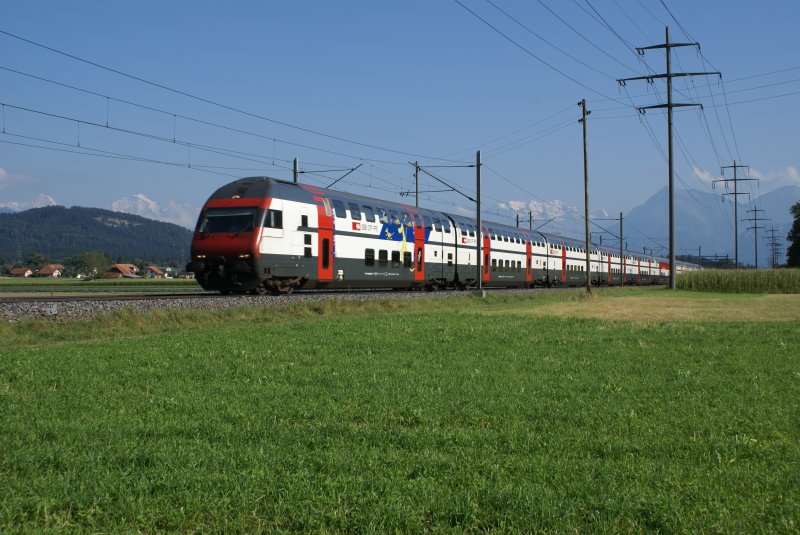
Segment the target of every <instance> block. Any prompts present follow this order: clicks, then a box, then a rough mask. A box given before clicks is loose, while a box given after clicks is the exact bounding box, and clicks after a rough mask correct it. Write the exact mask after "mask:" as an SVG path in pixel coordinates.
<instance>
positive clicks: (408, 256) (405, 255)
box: [403, 251, 414, 268]
mask: <svg viewBox="0 0 800 535" xmlns="http://www.w3.org/2000/svg"><path fill="white" fill-rule="evenodd" d="M403 265H404V266H405V267H407V268H410V267H413V266H414V264H413V263H412V261H411V252H410V251H406V252H405V253H403Z"/></svg>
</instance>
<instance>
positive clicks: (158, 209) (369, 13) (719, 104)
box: [0, 0, 800, 231]
mask: <svg viewBox="0 0 800 535" xmlns="http://www.w3.org/2000/svg"><path fill="white" fill-rule="evenodd" d="M492 1H493V2H494V5H492V3H489V2H487V1H486V0H461V2H462V3H463V5H464V6H465V7H466V8H469V9H470V10H472V11H474V12H475V13H476V14H478V15H480V16H481V17H483V18H484V19H485V20H486V21H487V22H488V23H490V24H492V25H493V26H494V27H495V28H497V30H499V31H501V32H503V33H504V34H506V35H507V36H508V37H509V38H510V39H512V40H513V41H515V42H516V43H517V44H518V45H519V46H517V45H515V44H514V43H511V42H510V41H509V40H507V39H506V38H504V37H503V36H501V35H500V34H499V33H497V32H496V31H495V30H493V29H492V28H490V27H489V26H488V25H487V24H486V23H484V22H482V21H481V20H479V19H478V18H476V17H475V16H474V15H473V14H471V13H470V12H468V11H467V10H466V9H465V7H462V6H461V5H459V4H458V3H457V2H455V1H454V0H427V1H403V2H388V1H348V2H329V1H294V2H237V3H230V4H228V3H226V4H223V3H219V2H198V1H193V2H188V1H186V2H169V3H165V2H151V1H142V2H135V3H133V2H128V3H122V2H93V1H84V2H79V3H66V2H55V1H52V2H36V1H26V2H8V3H6V4H5V5H4V8H5V9H4V12H3V18H2V22H0V30H2V31H4V32H9V33H11V34H14V35H17V36H19V37H22V38H25V39H28V40H31V41H34V42H36V43H39V44H42V45H46V46H48V47H52V48H54V49H57V50H60V51H63V52H66V53H69V54H72V55H74V56H78V57H80V58H83V59H86V60H89V61H91V62H95V63H97V64H100V65H103V66H106V67H110V68H113V69H115V70H118V71H121V72H124V73H126V74H129V75H133V76H136V77H139V78H142V79H145V80H147V81H150V82H154V83H157V84H160V85H163V86H166V87H169V88H172V89H175V90H179V91H182V92H185V93H189V94H191V95H195V96H198V97H202V98H205V99H208V100H212V101H214V102H217V103H221V104H224V105H227V106H229V107H234V108H237V109H240V110H243V111H246V112H248V113H250V114H253V115H258V116H261V117H262V118H256V117H254V116H252V115H245V114H242V113H237V112H234V111H231V110H226V109H223V108H221V107H219V106H215V105H211V104H209V103H204V102H201V101H199V100H196V99H192V98H188V97H186V96H183V95H179V94H177V93H175V92H170V91H167V90H164V89H161V88H158V87H155V86H153V85H149V84H145V83H142V82H140V81H136V80H134V79H132V78H130V77H125V76H122V75H120V74H117V73H113V72H110V71H108V70H104V69H100V68H98V67H95V66H91V65H88V64H86V63H82V62H79V61H76V60H74V59H71V58H68V57H66V56H64V55H59V54H56V53H54V52H52V51H48V50H45V49H43V48H41V47H37V46H35V45H32V44H30V43H26V42H24V41H22V40H20V39H17V38H13V37H11V36H8V35H5V34H0V58H2V59H0V102H2V103H3V104H5V106H4V108H3V111H4V116H3V129H4V132H5V133H3V134H0V141H2V142H3V143H0V206H7V207H12V208H18V209H20V208H25V207H29V206H32V205H35V204H37V203H39V204H41V203H44V202H48V198H45V197H43V196H48V197H49V198H52V199H53V200H55V201H56V202H58V203H60V204H64V205H67V206H71V205H80V206H97V207H101V208H112V207H114V208H116V209H120V210H128V211H133V212H138V213H142V214H144V215H148V216H151V217H160V218H162V219H166V220H171V221H175V222H180V223H183V224H186V225H191V224H192V223H191V221H192V219H193V218H194V217H195V215H196V210H197V208H198V207H200V206H201V205H202V203H203V202H204V201H205V199H206V198H207V197H208V195H209V194H210V193H211V192H212V191H213V190H214V189H216V188H217V187H218V186H220V185H222V184H224V183H226V182H228V181H230V180H233V179H234V178H235V177H240V176H252V175H269V176H275V177H278V178H289V177H290V176H291V172H290V170H289V169H288V168H290V167H291V163H290V162H291V160H292V159H293V158H295V157H297V158H299V160H300V167H301V169H302V170H304V171H307V172H308V173H306V174H304V175H303V176H302V180H304V181H308V182H310V183H313V184H316V185H321V186H325V185H327V184H329V183H330V182H332V181H333V180H334V179H335V178H337V177H339V176H341V175H343V174H344V171H331V170H338V169H349V168H352V167H354V166H356V165H359V164H361V167H360V168H359V169H358V170H357V171H355V172H353V173H352V174H350V175H349V176H348V177H347V178H345V179H344V180H343V181H342V182H340V183H339V184H338V185H337V188H338V187H341V188H342V189H346V190H348V191H352V192H355V193H360V194H365V195H370V196H375V197H380V198H387V199H393V200H396V199H399V198H400V197H399V193H400V192H401V191H408V190H409V189H413V167H412V166H411V165H409V164H408V163H407V162H409V161H413V160H419V161H420V162H421V163H422V164H423V165H428V166H434V165H450V164H453V165H455V164H458V163H459V162H463V163H471V162H472V161H473V160H474V157H475V150H476V149H478V148H480V149H481V150H482V153H483V161H484V163H485V164H486V165H485V167H484V170H483V192H484V207H485V212H486V214H485V215H484V217H485V218H488V219H492V220H501V221H505V222H513V220H514V213H515V210H516V211H519V212H520V213H522V214H524V216H523V218H524V217H527V211H528V210H529V209H531V210H533V211H534V212H535V214H534V215H535V216H538V217H542V218H544V217H549V216H550V215H551V214H561V217H560V218H559V219H557V220H555V221H554V222H553V223H551V224H550V225H549V226H548V228H549V229H551V230H553V231H559V230H562V229H566V228H568V227H569V226H570V222H572V223H575V221H576V220H577V219H576V218H577V217H578V216H577V214H576V213H575V212H574V211H573V210H572V209H571V208H570V207H577V208H578V209H580V210H582V199H583V190H582V184H583V175H582V173H583V166H582V152H581V128H580V125H579V124H578V123H577V119H578V117H579V108H578V106H577V105H576V103H577V102H578V101H579V100H580V99H582V98H586V99H587V102H588V107H589V109H591V110H592V111H593V114H592V115H591V116H590V119H589V125H588V126H589V166H590V183H591V185H590V194H591V208H592V212H593V213H595V214H602V213H603V211H605V212H607V213H610V214H616V213H618V212H619V211H627V210H629V209H631V208H633V207H635V206H637V205H639V204H641V203H642V202H643V201H645V200H646V199H647V198H649V197H650V196H651V195H653V194H654V193H655V192H657V191H658V190H659V189H661V188H663V187H664V186H665V185H666V180H667V178H666V174H667V167H666V163H665V161H664V159H663V158H662V155H661V153H660V152H659V150H658V149H657V148H656V143H658V144H660V146H661V147H662V148H663V150H666V123H665V119H664V116H663V114H662V113H661V112H659V111H651V112H649V113H648V114H647V115H646V116H645V117H641V116H640V115H639V114H638V113H637V112H636V111H635V110H634V109H633V107H632V106H633V105H638V106H643V105H650V104H657V103H658V102H659V98H661V95H660V94H656V92H662V91H663V90H664V84H663V82H661V81H655V83H654V84H648V83H646V82H630V83H628V85H627V86H626V90H627V91H626V90H623V89H622V88H620V87H619V86H618V84H617V82H616V78H623V77H632V76H637V75H640V74H647V73H648V72H656V73H657V72H663V70H664V54H663V52H662V51H651V52H648V53H647V54H646V55H645V56H644V58H641V59H640V58H639V57H638V56H637V55H636V54H635V53H634V52H633V51H632V50H631V49H630V48H629V46H628V45H632V46H634V47H635V46H647V45H652V44H658V43H661V42H663V40H664V26H665V24H669V25H670V29H671V35H672V39H673V40H674V41H681V42H686V41H688V40H689V38H687V36H686V35H684V33H683V31H682V29H681V28H679V27H678V25H677V24H676V23H675V21H674V20H672V19H671V16H670V14H669V13H668V12H667V10H666V9H665V7H664V5H663V4H662V3H661V2H660V0H603V1H601V0H588V1H587V0H572V1H568V0H561V1H558V2H557V1H555V0H541V2H540V1H539V0H532V1H525V2H522V1H509V0H492ZM664 2H665V4H666V6H667V7H668V8H669V10H670V11H671V12H672V14H673V15H674V16H675V18H677V20H678V21H679V22H680V23H681V25H682V26H683V28H684V29H685V30H686V32H688V34H689V35H690V36H691V37H692V38H694V39H696V40H698V41H700V42H701V44H702V52H703V56H704V57H703V58H700V57H699V56H698V54H697V53H696V51H695V50H694V49H692V48H682V49H677V50H675V52H674V59H673V69H674V70H676V71H681V70H684V71H706V70H711V71H713V70H717V69H718V70H720V71H722V73H723V80H724V82H725V83H724V86H723V85H721V84H720V83H719V82H718V81H717V79H716V78H714V77H711V78H706V77H697V78H695V79H694V80H692V81H689V80H677V81H676V82H675V88H676V93H675V100H676V101H678V102H701V103H703V104H704V106H705V110H704V112H702V113H701V112H699V111H698V110H696V109H687V110H681V111H678V112H676V114H675V117H676V122H675V124H676V131H677V133H678V136H679V141H678V143H677V145H676V148H675V157H676V162H677V172H678V175H679V177H680V178H679V180H678V181H677V182H676V185H677V187H678V188H684V187H687V188H692V189H698V190H701V191H712V190H711V187H710V185H709V181H710V180H712V179H714V178H718V177H719V166H720V164H722V165H730V164H731V163H732V160H733V159H736V160H737V161H739V162H743V163H746V164H749V165H750V166H751V168H750V176H753V177H759V178H762V180H761V181H760V183H759V184H758V185H757V186H755V185H754V186H752V191H753V192H754V193H756V194H757V193H759V192H761V193H764V192H766V191H769V190H772V189H775V188H777V187H779V186H782V185H788V184H792V185H800V174H798V168H800V161H798V160H799V159H800V156H798V154H799V152H798V135H797V131H796V126H795V125H796V124H798V119H800V117H798V115H800V111H798V110H799V109H800V106H798V103H799V102H800V93H798V92H800V68H798V67H800V60H798V59H797V55H796V52H797V41H796V35H797V29H796V26H797V23H798V22H800V4H799V3H798V2H796V1H790V0H771V1H770V2H751V1H742V2H725V1H722V0H707V1H704V2H689V1H685V0H664ZM495 6H496V7H495ZM498 8H500V9H502V10H503V11H505V12H506V13H508V14H509V15H511V16H512V17H513V19H512V18H510V17H508V16H506V15H505V14H504V13H503V12H502V11H500V9H498ZM547 8H549V9H550V10H552V12H551V11H548V9H547ZM553 13H555V14H556V15H558V16H559V17H561V19H563V20H564V21H566V22H568V23H569V24H570V25H571V26H572V29H571V28H569V27H567V26H566V25H565V24H564V23H563V22H561V21H560V20H559V19H558V18H556V17H555V16H554V14H553ZM522 25H524V27H523V26H522ZM612 30H613V32H615V33H612ZM532 32H535V33H536V34H538V35H539V36H540V37H541V38H543V39H545V40H547V41H549V42H550V43H552V45H555V46H556V47H558V48H559V49H561V51H559V50H556V49H555V48H554V47H552V46H550V45H548V44H547V43H546V42H545V41H543V40H542V39H540V37H536V36H535V35H533V33H532ZM523 48H524V49H525V50H523ZM567 54H569V55H570V56H572V57H573V58H576V59H578V60H580V61H581V62H582V63H583V64H581V63H578V62H577V61H575V59H572V58H570V57H568V55H567ZM533 56H537V57H538V58H540V59H541V60H543V61H544V62H547V63H549V64H550V65H551V66H552V67H555V68H556V69H558V70H559V71H561V73H563V74H561V73H559V72H556V71H555V70H554V69H552V68H550V67H547V66H545V65H544V63H543V62H542V61H540V60H537V59H536V58H534V57H533ZM642 59H643V60H646V63H644V62H643V61H642ZM9 69H11V70H9ZM648 69H651V70H650V71H648ZM12 70H13V71H18V72H12ZM774 71H782V72H774ZM20 73H24V74H20ZM767 73H772V74H767ZM25 75H35V76H38V77H41V78H45V79H48V80H52V81H55V82H59V83H61V84H67V85H71V86H74V87H77V88H81V89H84V90H87V91H91V92H94V93H96V94H95V95H91V94H87V93H85V92H78V91H75V90H74V89H68V88H65V87H63V86H57V85H54V84H52V83H49V82H45V81H43V80H37V79H34V78H31V77H30V76H25ZM565 75H566V76H565ZM568 77H569V78H572V80H571V79H569V78H568ZM790 93H797V94H790ZM787 94H788V95H787ZM712 95H713V98H712ZM781 95H783V96H781ZM107 97H108V98H107ZM756 99H760V100H756ZM726 100H727V103H728V106H725V102H726ZM121 101H127V102H129V103H130V104H125V103H123V102H121ZM747 101H749V102H747ZM134 104H135V105H134ZM142 106H147V107H150V108H155V109H158V110H161V111H153V110H147V109H145V108H143V107H142ZM20 108H26V109H27V110H28V111H26V110H22V109H20ZM37 112H38V113H37ZM41 112H44V113H48V114H51V116H48V115H43V114H42V113H41ZM162 112H163V113H162ZM52 115H55V116H59V117H53V116H52ZM189 118H191V120H190V119H189ZM264 118H268V119H271V120H272V121H269V120H265V119H264ZM200 121H202V122H200ZM204 123H205V124H204ZM208 123H213V124H214V125H222V126H225V127H227V129H223V128H219V127H218V126H213V125H211V124H208ZM278 123H285V124H284V125H281V124H278ZM106 124H108V125H109V128H106V127H105V125H106ZM286 125H292V126H293V127H290V126H286ZM295 127H297V128H295ZM648 128H649V129H651V130H648ZM234 130H238V131H239V132H235V131H234ZM308 130H312V131H315V132H318V133H321V134H325V135H319V134H317V133H311V132H309V131H308ZM244 132H246V133H244ZM651 132H652V135H653V136H654V139H651ZM252 134H256V135H252ZM147 136H150V137H147ZM154 137H157V138H160V139H154ZM336 138H339V139H336ZM498 138H499V139H498ZM173 139H174V140H175V143H173V142H172V140H173ZM344 140H347V141H344ZM495 140H496V141H495ZM654 140H655V141H654ZM350 141H354V142H356V143H352V142H350ZM24 145H36V147H31V146H24ZM79 145H80V146H79ZM189 145H191V146H189ZM368 145H369V146H372V147H369V146H368ZM201 146H202V147H201ZM42 147H50V149H60V150H59V151H55V150H48V149H46V148H42ZM374 147H382V148H385V149H390V150H379V149H377V148H374ZM681 149H684V150H681ZM98 151H106V152H104V153H102V154H105V155H106V156H109V155H115V156H116V158H101V157H94V156H88V155H86V154H85V153H94V154H101V153H100V152H98ZM231 151H237V152H238V153H239V154H237V155H233V154H231ZM223 152H224V153H226V154H221V153H223ZM77 153H84V154H77ZM123 157H135V158H137V159H138V160H130V159H120V158H123ZM142 159H144V160H154V161H158V162H169V163H172V164H174V165H165V164H163V163H152V162H145V161H141V160H142ZM189 164H191V165H192V168H188V167H187V166H188V165H189ZM201 166H202V167H201ZM428 169H429V171H430V172H432V173H434V174H436V175H437V176H440V177H441V178H443V179H445V180H446V181H447V182H449V183H451V184H453V185H454V186H457V187H459V188H463V189H464V190H465V191H466V192H467V193H468V194H471V192H472V190H473V189H474V170H473V169H469V168H443V167H435V168H434V167H429V168H428ZM312 172H316V174H312ZM423 176H425V175H423ZM421 182H422V186H421V189H423V191H426V190H440V189H442V188H441V186H440V185H439V184H436V183H435V182H433V181H432V180H431V179H429V178H423V180H422V181H421ZM37 198H38V201H37ZM409 202H410V203H412V204H413V198H409ZM421 205H422V206H426V207H431V208H438V209H442V210H446V211H461V212H468V211H470V210H471V206H470V203H469V201H467V200H466V199H464V198H463V197H460V196H459V195H457V194H454V193H442V192H437V193H425V194H423V196H422V199H421ZM716 209H720V210H726V208H725V207H724V206H720V207H716ZM767 215H769V214H767ZM665 224H666V222H665Z"/></svg>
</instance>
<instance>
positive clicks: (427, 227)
mask: <svg viewBox="0 0 800 535" xmlns="http://www.w3.org/2000/svg"><path fill="white" fill-rule="evenodd" d="M422 221H424V222H425V230H433V220H432V219H431V218H430V217H428V216H422Z"/></svg>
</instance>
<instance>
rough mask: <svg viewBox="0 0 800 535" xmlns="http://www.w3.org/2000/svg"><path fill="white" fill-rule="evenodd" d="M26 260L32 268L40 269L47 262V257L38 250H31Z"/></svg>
mask: <svg viewBox="0 0 800 535" xmlns="http://www.w3.org/2000/svg"><path fill="white" fill-rule="evenodd" d="M25 262H26V263H27V264H28V267H30V268H31V269H39V268H40V267H42V266H43V265H45V264H46V263H47V258H45V256H44V255H43V254H42V253H40V252H38V251H31V252H30V253H28V256H26V257H25Z"/></svg>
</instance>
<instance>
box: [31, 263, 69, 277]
mask: <svg viewBox="0 0 800 535" xmlns="http://www.w3.org/2000/svg"><path fill="white" fill-rule="evenodd" d="M62 273H64V266H63V265H61V264H47V265H46V266H42V268H41V269H40V270H39V271H37V272H36V276H37V277H60V276H61V275H62Z"/></svg>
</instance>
